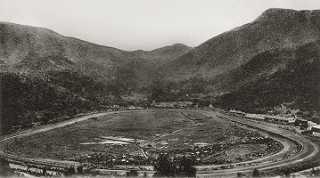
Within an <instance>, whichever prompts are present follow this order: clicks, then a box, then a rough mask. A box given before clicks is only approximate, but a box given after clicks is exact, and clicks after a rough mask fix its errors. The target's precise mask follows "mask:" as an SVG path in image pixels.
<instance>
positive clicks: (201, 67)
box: [158, 9, 320, 93]
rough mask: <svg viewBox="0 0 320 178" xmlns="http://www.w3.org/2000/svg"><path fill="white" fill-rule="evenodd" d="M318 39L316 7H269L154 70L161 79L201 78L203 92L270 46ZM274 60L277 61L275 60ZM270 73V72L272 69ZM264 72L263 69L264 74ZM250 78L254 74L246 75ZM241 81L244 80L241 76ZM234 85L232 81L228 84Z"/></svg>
mask: <svg viewBox="0 0 320 178" xmlns="http://www.w3.org/2000/svg"><path fill="white" fill-rule="evenodd" d="M319 38H320V10H315V11H294V10H286V9H269V10H267V11H265V12H264V13H263V14H262V15H261V16H260V17H258V18H257V19H256V20H255V21H253V22H251V23H248V24H246V25H243V26H241V27H238V28H235V29H233V30H231V31H228V32H225V33H223V34H221V35H218V36H216V37H213V38H212V39H210V40H208V41H206V42H204V43H203V44H201V45H199V46H198V47H195V48H193V49H192V50H191V51H190V52H188V53H186V54H184V55H183V56H181V57H180V58H178V59H177V60H175V61H173V62H171V63H168V64H167V65H164V66H163V67H162V68H161V69H160V70H159V71H158V72H159V73H161V74H162V77H163V78H164V79H165V80H169V81H175V82H180V81H185V80H190V79H192V78H200V79H201V80H205V81H206V82H207V83H209V84H210V86H205V87H206V88H207V91H209V90H215V91H216V92H217V93H219V91H221V92H222V93H223V92H225V90H226V89H227V90H228V88H229V87H231V88H232V86H230V85H229V86H227V87H225V88H224V89H221V88H219V87H218V86H220V85H221V81H223V80H224V79H223V78H224V77H219V75H225V74H226V73H228V72H230V71H232V70H237V68H238V67H240V66H242V65H244V64H246V63H247V62H249V61H250V60H252V59H253V58H255V57H256V56H257V55H260V54H261V53H263V52H265V51H269V50H272V49H294V48H297V47H299V46H301V45H304V44H306V43H309V42H313V41H316V40H317V39H319ZM275 62H276V63H278V62H281V61H275ZM273 72H274V71H273ZM265 74H267V72H266V73H265ZM248 77H249V78H248V80H253V79H252V77H253V78H254V77H255V76H254V75H251V76H248ZM242 82H246V79H244V80H243V81H242ZM232 85H234V84H232Z"/></svg>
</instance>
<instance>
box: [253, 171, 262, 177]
mask: <svg viewBox="0 0 320 178" xmlns="http://www.w3.org/2000/svg"><path fill="white" fill-rule="evenodd" d="M252 177H260V171H259V170H258V169H254V170H253V173H252Z"/></svg>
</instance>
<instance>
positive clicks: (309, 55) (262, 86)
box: [215, 40, 320, 119]
mask: <svg viewBox="0 0 320 178" xmlns="http://www.w3.org/2000/svg"><path fill="white" fill-rule="evenodd" d="M267 59H272V60H277V61H282V64H283V66H281V67H279V68H281V69H278V70H276V71H275V70H274V73H272V74H270V75H268V76H265V77H261V78H260V79H259V80H257V81H251V82H249V83H247V84H244V85H242V86H240V87H239V88H237V89H236V90H235V91H233V92H230V93H227V94H224V95H222V96H220V97H218V99H217V101H216V102H215V105H216V106H218V107H221V108H225V109H230V108H234V109H239V110H242V111H246V112H250V113H257V112H259V113H265V112H267V111H269V110H272V109H273V108H274V107H275V106H280V105H281V104H285V103H286V105H287V107H288V108H290V109H293V110H300V111H302V112H306V113H307V115H308V116H307V117H308V118H309V119H310V118H311V117H312V116H314V115H317V114H316V113H319V112H320V90H319V89H320V80H319V78H320V68H319V66H320V40H318V41H316V42H311V43H308V44H306V45H303V46H301V47H299V48H297V49H291V50H287V49H282V50H278V49H276V50H271V51H267V52H264V53H263V54H261V55H259V58H255V59H254V60H252V61H250V62H249V63H247V64H246V65H244V66H242V67H241V69H239V70H238V71H237V72H235V73H234V74H233V75H232V76H233V79H234V81H235V82H238V81H237V79H238V78H236V77H235V76H242V77H245V75H251V73H250V72H249V71H253V74H254V71H255V70H253V69H254V68H255V67H257V68H259V67H260V66H256V64H262V65H261V66H263V65H265V63H262V62H261V60H267ZM285 61H290V63H286V62H285ZM269 67H270V68H274V66H269ZM271 70H272V69H271ZM244 71H246V72H244ZM257 71H259V70H257Z"/></svg>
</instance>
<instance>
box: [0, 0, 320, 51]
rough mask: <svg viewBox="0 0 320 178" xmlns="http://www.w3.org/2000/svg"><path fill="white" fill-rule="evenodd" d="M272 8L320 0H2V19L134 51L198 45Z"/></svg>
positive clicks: (304, 6) (309, 5)
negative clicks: (179, 44)
mask: <svg viewBox="0 0 320 178" xmlns="http://www.w3.org/2000/svg"><path fill="white" fill-rule="evenodd" d="M269 8H286V9H295V10H313V9H320V0H0V21H4V22H11V23H17V24H23V25H31V26H36V27H44V28H49V29H51V30H54V31H56V32H57V33H59V34H61V35H64V36H71V37H76V38H79V39H82V40H85V41H89V42H92V43H96V44H100V45H104V46H110V47H115V48H118V49H121V50H126V51H133V50H153V49H156V48H159V47H163V46H167V45H172V44H175V43H182V44H185V45H188V46H191V47H195V46H198V45H200V44H201V43H203V42H205V41H207V40H208V39H210V38H212V37H214V36H216V35H219V34H221V33H223V32H225V31H228V30H230V29H233V28H235V27H238V26H241V25H244V24H246V23H249V22H251V21H253V20H254V19H256V18H257V17H258V16H259V15H260V14H261V13H262V12H263V11H265V10H267V9H269Z"/></svg>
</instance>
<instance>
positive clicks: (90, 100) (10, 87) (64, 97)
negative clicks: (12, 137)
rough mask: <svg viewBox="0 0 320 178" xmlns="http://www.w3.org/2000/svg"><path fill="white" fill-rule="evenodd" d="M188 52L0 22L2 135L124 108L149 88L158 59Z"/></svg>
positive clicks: (167, 58)
mask: <svg viewBox="0 0 320 178" xmlns="http://www.w3.org/2000/svg"><path fill="white" fill-rule="evenodd" d="M188 49H189V47H187V46H184V45H173V46H167V47H164V48H159V49H156V50H154V51H151V52H146V51H141V53H137V52H127V51H122V50H119V49H115V48H111V47H106V46H101V45H96V44H92V43H89V42H85V41H82V40H79V39H76V38H70V37H64V36H62V35H59V34H58V33H56V32H54V31H52V30H49V29H44V28H37V27H30V26H24V25H17V24H12V23H5V22H0V75H1V79H2V82H1V87H2V98H1V104H2V110H1V113H0V115H1V116H5V117H2V119H1V120H2V124H1V125H2V128H3V132H4V133H9V132H11V131H12V129H14V128H13V127H12V126H17V125H20V126H21V125H23V127H25V126H26V125H28V126H30V124H31V123H33V122H38V121H41V122H43V121H45V120H47V119H49V120H50V119H52V118H53V117H58V116H64V117H65V116H73V115H75V114H77V113H79V112H86V111H89V110H93V109H99V108H101V107H105V106H107V105H113V104H125V102H124V101H123V99H121V96H122V95H124V94H126V93H127V92H128V90H130V92H131V91H132V90H135V91H139V88H140V87H146V85H147V84H148V82H149V81H150V78H152V77H153V75H154V69H155V68H156V67H157V66H158V65H159V63H160V60H161V62H163V61H170V60H172V59H173V58H175V57H176V56H181V55H182V54H184V53H185V52H187V50H188ZM155 60H157V61H155ZM16 102H18V104H16V105H15V104H14V103H16ZM27 103H30V104H29V105H28V104H27ZM27 105H28V107H27ZM58 111H59V112H60V113H58ZM47 117H50V118H47Z"/></svg>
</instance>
